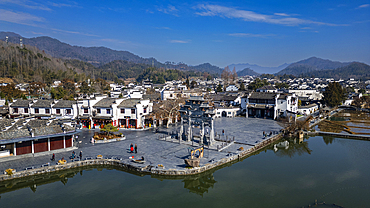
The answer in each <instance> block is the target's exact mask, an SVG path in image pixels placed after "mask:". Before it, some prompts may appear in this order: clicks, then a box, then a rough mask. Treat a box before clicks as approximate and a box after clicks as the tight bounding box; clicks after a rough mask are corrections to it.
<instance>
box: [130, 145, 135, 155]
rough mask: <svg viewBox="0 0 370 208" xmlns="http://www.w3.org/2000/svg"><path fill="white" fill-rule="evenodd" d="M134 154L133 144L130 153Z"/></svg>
mask: <svg viewBox="0 0 370 208" xmlns="http://www.w3.org/2000/svg"><path fill="white" fill-rule="evenodd" d="M133 152H134V145H132V143H131V145H130V153H133Z"/></svg>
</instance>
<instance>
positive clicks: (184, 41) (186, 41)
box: [170, 40, 190, 43]
mask: <svg viewBox="0 0 370 208" xmlns="http://www.w3.org/2000/svg"><path fill="white" fill-rule="evenodd" d="M189 42H190V41H189V40H170V43H189Z"/></svg>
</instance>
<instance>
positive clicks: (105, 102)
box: [94, 98, 117, 108]
mask: <svg viewBox="0 0 370 208" xmlns="http://www.w3.org/2000/svg"><path fill="white" fill-rule="evenodd" d="M116 100H117V99H116V98H103V99H101V100H100V101H99V102H97V103H96V104H95V105H94V107H95V108H96V107H101V108H110V107H111V105H112V104H114V102H115V101H116Z"/></svg>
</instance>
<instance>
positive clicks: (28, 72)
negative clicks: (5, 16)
mask: <svg viewBox="0 0 370 208" xmlns="http://www.w3.org/2000/svg"><path fill="white" fill-rule="evenodd" d="M189 76H197V77H200V76H202V72H194V71H181V70H177V69H164V68H155V67H151V66H150V65H147V64H137V63H133V62H129V61H123V60H116V61H112V62H109V63H107V64H104V65H103V66H100V67H96V66H94V65H92V64H90V63H86V62H84V61H80V60H76V59H73V60H72V59H68V60H63V59H59V58H53V57H51V56H50V55H48V54H46V53H45V52H43V51H41V50H39V49H37V48H36V47H34V46H28V45H24V46H23V47H22V48H21V47H20V46H19V44H14V43H5V42H4V41H0V78H10V79H12V80H14V81H15V82H28V83H32V82H42V83H45V84H47V85H50V84H51V83H52V82H53V81H56V80H59V81H60V80H70V81H73V82H81V81H86V80H87V79H88V78H90V79H103V80H110V81H115V82H119V79H121V80H124V79H127V78H135V79H137V81H139V82H141V81H142V80H143V79H146V78H149V79H151V80H152V81H153V83H164V82H165V81H169V80H174V79H175V80H177V79H181V78H186V77H189Z"/></svg>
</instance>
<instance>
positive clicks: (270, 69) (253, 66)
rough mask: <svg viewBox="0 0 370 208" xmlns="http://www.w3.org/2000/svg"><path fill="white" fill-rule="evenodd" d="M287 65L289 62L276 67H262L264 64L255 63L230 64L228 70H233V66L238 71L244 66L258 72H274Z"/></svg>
mask: <svg viewBox="0 0 370 208" xmlns="http://www.w3.org/2000/svg"><path fill="white" fill-rule="evenodd" d="M287 66H289V64H287V63H285V64H282V65H280V66H276V67H264V66H259V65H256V64H248V63H246V64H230V65H229V68H230V70H233V69H234V67H235V70H236V71H237V72H238V71H242V70H243V69H246V68H249V69H251V70H253V71H255V72H257V73H260V74H274V73H276V72H278V71H280V70H282V69H284V68H285V67H287Z"/></svg>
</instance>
